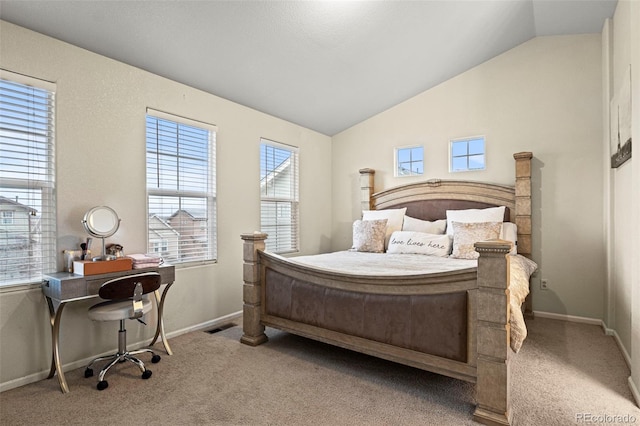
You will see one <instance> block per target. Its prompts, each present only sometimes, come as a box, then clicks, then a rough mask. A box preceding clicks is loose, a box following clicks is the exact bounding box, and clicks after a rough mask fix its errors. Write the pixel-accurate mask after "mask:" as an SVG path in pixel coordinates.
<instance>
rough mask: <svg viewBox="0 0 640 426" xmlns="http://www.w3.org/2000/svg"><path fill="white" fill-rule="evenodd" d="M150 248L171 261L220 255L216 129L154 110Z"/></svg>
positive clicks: (149, 130)
mask: <svg viewBox="0 0 640 426" xmlns="http://www.w3.org/2000/svg"><path fill="white" fill-rule="evenodd" d="M146 134H147V136H146V144H147V194H148V215H149V217H148V250H149V252H151V253H157V254H159V255H161V256H162V257H163V258H164V259H166V260H167V261H168V262H170V263H174V264H175V263H185V262H197V261H209V260H215V259H216V257H217V256H216V240H217V235H216V232H217V231H216V183H215V140H216V138H215V136H216V127H215V126H212V125H207V124H205V123H199V122H195V121H190V120H188V119H184V118H181V117H177V116H170V115H168V114H166V113H159V112H156V111H151V110H149V111H148V113H147V119H146Z"/></svg>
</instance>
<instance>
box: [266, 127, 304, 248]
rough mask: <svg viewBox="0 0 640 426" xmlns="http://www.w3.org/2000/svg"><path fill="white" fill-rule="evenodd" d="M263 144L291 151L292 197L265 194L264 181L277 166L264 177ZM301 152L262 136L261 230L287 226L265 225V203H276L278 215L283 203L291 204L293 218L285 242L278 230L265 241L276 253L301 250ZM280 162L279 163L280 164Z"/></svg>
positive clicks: (298, 149) (291, 216)
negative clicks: (288, 235)
mask: <svg viewBox="0 0 640 426" xmlns="http://www.w3.org/2000/svg"><path fill="white" fill-rule="evenodd" d="M263 146H266V147H271V148H274V149H278V150H284V151H288V152H289V153H290V157H289V158H291V159H292V161H291V163H290V164H291V167H292V169H291V170H292V172H291V173H292V179H293V180H292V181H291V182H289V185H290V192H291V196H290V197H288V198H287V197H281V196H278V197H276V196H266V194H264V191H263V190H262V181H263V179H264V178H265V177H266V176H268V175H269V174H270V173H274V172H275V170H276V169H277V167H273V170H271V169H269V170H267V173H266V175H265V176H264V177H263V173H264V169H263V164H262V147H263ZM299 153H300V148H298V147H295V146H292V145H287V144H283V143H281V142H276V141H273V140H270V139H267V138H260V168H259V170H260V181H259V182H260V229H261V232H264V233H266V234H270V232H269V231H267V230H265V227H266V226H271V227H273V226H275V227H276V229H278V228H285V227H287V225H286V224H284V225H278V224H277V223H276V224H266V225H265V223H264V222H263V216H264V213H265V208H264V204H265V203H276V204H275V212H276V215H278V216H279V215H280V213H282V207H283V205H284V206H285V207H286V206H289V211H290V213H289V216H288V218H290V219H291V223H290V224H289V225H288V226H289V232H290V233H291V235H292V238H290V239H287V240H285V242H284V244H282V243H281V239H280V238H279V235H278V233H277V232H276V235H273V232H271V235H269V237H268V238H267V240H266V242H265V244H266V249H267V250H269V251H272V252H274V253H276V254H281V255H282V254H291V253H298V252H299V251H300V191H299V188H300V175H299V173H300V172H299V170H300V158H299ZM280 164H282V163H280ZM280 164H278V166H279V165H280ZM278 212H280V213H278ZM287 244H288V247H287V248H281V246H282V245H287Z"/></svg>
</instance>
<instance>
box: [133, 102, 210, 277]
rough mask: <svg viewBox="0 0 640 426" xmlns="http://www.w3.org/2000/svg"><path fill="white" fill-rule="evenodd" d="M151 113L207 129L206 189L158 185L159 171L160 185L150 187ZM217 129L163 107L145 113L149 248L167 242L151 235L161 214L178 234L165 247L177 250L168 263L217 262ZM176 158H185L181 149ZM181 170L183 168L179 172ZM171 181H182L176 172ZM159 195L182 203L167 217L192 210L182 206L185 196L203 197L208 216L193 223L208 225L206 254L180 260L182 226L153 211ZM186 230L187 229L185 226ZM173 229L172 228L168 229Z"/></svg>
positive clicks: (178, 265) (192, 242)
mask: <svg viewBox="0 0 640 426" xmlns="http://www.w3.org/2000/svg"><path fill="white" fill-rule="evenodd" d="M149 117H151V118H154V119H157V120H163V121H167V122H169V123H171V124H175V125H176V126H178V127H179V126H189V127H195V128H198V129H201V130H206V131H208V135H209V138H208V139H209V140H208V150H207V164H208V166H209V168H208V170H207V173H206V175H207V177H206V180H207V184H206V186H207V189H204V190H193V189H179V188H172V189H168V188H162V187H158V185H160V186H161V184H160V180H161V178H160V174H159V172H158V175H157V185H156V186H154V187H150V184H149V179H150V177H149V176H150V175H149V173H150V171H149V164H150V163H149V155H150V151H149V149H148V142H149V139H148V138H149V135H148V134H147V125H148V124H147V123H148V119H149ZM217 131H218V128H217V126H215V125H213V124H209V123H205V122H201V121H197V120H193V119H189V118H185V117H181V116H179V115H175V114H170V113H166V112H163V111H158V110H155V109H152V108H147V112H146V115H145V152H146V154H145V166H146V173H145V176H146V179H147V182H146V190H147V197H146V203H147V208H146V211H147V251H148V252H149V253H152V252H155V251H153V250H155V249H156V248H157V247H158V244H157V242H158V241H160V242H161V247H165V245H164V242H165V240H166V239H165V238H164V237H163V236H161V235H158V236H154V237H153V238H152V232H154V231H156V230H155V229H152V228H151V219H152V218H156V217H157V218H158V220H161V221H164V222H165V225H166V226H168V227H169V228H170V230H173V231H174V232H175V234H176V235H177V236H176V241H175V243H174V244H173V246H174V248H170V247H171V246H172V244H171V242H169V241H168V240H166V241H167V244H166V247H168V248H169V253H172V250H173V252H176V253H175V256H167V257H166V260H168V262H169V263H171V264H173V265H175V266H177V267H188V266H191V265H200V264H206V263H215V262H217V257H218V256H217V254H218V250H217V240H218V238H217V237H218V230H217V191H216V185H217V184H216V173H217V170H216V138H217ZM155 154H156V155H158V152H157V149H156V151H155ZM175 158H176V161H177V162H178V163H179V160H180V159H181V158H185V157H182V156H180V154H179V153H176V154H175ZM156 161H158V162H159V161H160V160H156ZM178 167H179V166H178ZM180 170H184V168H180ZM176 173H178V175H179V173H180V172H176ZM170 183H171V184H174V183H175V185H176V186H178V185H180V178H179V176H176V180H175V181H173V180H171V181H170ZM157 197H168V198H171V197H173V198H176V199H177V203H178V205H179V206H180V207H179V208H178V209H177V210H176V211H175V212H174V213H172V214H171V215H170V216H169V217H168V218H172V217H174V216H178V215H180V214H181V212H184V213H187V214H188V213H189V212H188V211H187V207H185V208H182V205H183V204H182V202H183V201H186V200H189V199H191V200H194V199H202V201H203V204H202V205H204V206H206V207H205V208H206V217H205V218H195V217H194V220H193V223H194V226H193V227H192V229H196V226H195V223H196V222H198V223H200V225H199V226H198V227H197V228H198V229H205V231H206V232H205V234H206V237H207V238H206V240H205V241H206V243H205V244H206V245H205V246H204V251H205V254H204V256H203V257H201V258H196V259H189V258H185V259H183V260H181V258H182V257H183V255H182V253H181V247H182V245H183V244H184V243H185V240H184V239H181V238H180V233H179V231H180V229H176V228H175V227H172V226H171V225H169V224H168V223H166V221H165V220H164V219H163V218H162V217H161V216H160V215H159V214H157V213H155V212H152V211H151V209H152V206H151V204H152V202H151V200H152V198H157ZM178 220H179V221H182V219H181V218H178ZM201 222H206V223H207V224H208V225H207V226H205V227H204V228H203V227H202V224H201ZM178 228H181V225H180V224H179V225H178ZM185 230H186V229H185ZM169 232H171V231H169ZM189 236H191V237H193V238H192V241H191V244H192V245H196V244H201V243H199V241H201V240H200V239H199V238H198V237H199V235H189V234H186V237H189Z"/></svg>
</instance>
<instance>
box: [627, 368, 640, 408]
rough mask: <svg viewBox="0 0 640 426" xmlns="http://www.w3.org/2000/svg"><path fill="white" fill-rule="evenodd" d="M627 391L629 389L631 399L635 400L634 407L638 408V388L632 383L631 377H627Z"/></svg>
mask: <svg viewBox="0 0 640 426" xmlns="http://www.w3.org/2000/svg"><path fill="white" fill-rule="evenodd" d="M629 389H631V394H632V395H633V399H635V400H636V405H637V406H638V407H640V392H638V388H637V387H636V384H635V383H634V382H633V377H631V376H629Z"/></svg>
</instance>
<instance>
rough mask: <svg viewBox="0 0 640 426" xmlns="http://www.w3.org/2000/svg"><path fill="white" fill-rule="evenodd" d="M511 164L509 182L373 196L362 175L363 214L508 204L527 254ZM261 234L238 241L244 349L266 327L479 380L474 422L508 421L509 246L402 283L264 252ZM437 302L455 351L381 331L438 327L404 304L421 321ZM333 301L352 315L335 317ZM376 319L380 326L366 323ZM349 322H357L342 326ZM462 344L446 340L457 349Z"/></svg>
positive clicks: (369, 177)
mask: <svg viewBox="0 0 640 426" xmlns="http://www.w3.org/2000/svg"><path fill="white" fill-rule="evenodd" d="M514 158H515V160H516V182H515V185H514V186H506V185H493V184H484V183H477V182H461V181H446V180H437V181H435V180H434V181H427V182H423V183H417V184H411V185H405V186H402V187H397V188H392V189H389V190H386V191H382V192H378V193H374V192H373V171H372V170H370V169H363V170H361V176H362V178H361V190H362V205H363V209H366V210H368V209H384V208H397V207H407V214H408V215H412V216H414V217H417V218H421V219H425V220H429V218H430V215H435V216H439V218H443V217H444V216H442V214H443V211H442V209H443V208H444V209H445V210H446V209H447V208H449V207H450V206H452V205H458V206H462V207H458V208H473V207H468V206H483V205H487V206H495V205H504V206H507V207H508V210H507V211H508V212H509V217H508V218H507V220H509V221H512V222H515V223H516V224H517V225H518V244H517V247H518V252H519V253H520V254H524V255H529V254H530V253H531V167H530V161H531V158H532V154H531V153H518V154H514ZM440 200H445V201H442V202H441V201H440ZM425 202H427V204H424V203H425ZM434 206H435V207H434ZM432 219H433V218H432ZM432 219H431V220H432ZM266 238H267V235H266V234H264V233H258V232H255V233H250V234H243V235H242V239H243V241H244V244H243V259H244V265H243V281H244V286H243V301H244V305H243V331H244V333H243V336H242V338H241V342H242V343H245V344H248V345H252V346H256V345H259V344H261V343H264V342H266V341H267V340H268V339H267V336H266V335H265V333H264V331H265V326H268V327H275V328H278V329H281V330H284V331H287V332H291V333H295V334H298V335H301V336H304V337H308V338H312V339H316V340H319V341H322V342H325V343H329V344H333V345H337V346H340V347H344V348H347V349H351V350H355V351H359V352H363V353H366V354H369V355H373V356H377V357H380V358H384V359H387V360H391V361H394V362H398V363H402V364H406V365H410V366H413V367H417V368H420V369H424V370H428V371H432V372H435V373H439V374H444V375H448V376H451V377H455V378H458V379H462V380H466V381H470V382H475V383H476V402H477V407H476V410H475V412H474V419H475V420H476V421H479V422H481V423H485V424H502V425H505V424H506V425H508V424H510V422H511V411H510V401H509V380H510V379H509V358H510V356H512V355H513V354H512V352H511V349H510V346H509V341H510V335H509V333H510V326H509V319H510V303H509V280H510V278H509V260H508V254H509V251H510V249H511V246H512V244H511V243H510V242H508V241H502V240H492V241H483V242H478V243H476V244H475V249H476V251H477V252H478V253H479V258H478V266H477V268H467V269H464V270H459V271H451V272H440V273H436V274H421V275H420V274H418V275H407V276H401V277H398V276H373V275H357V274H347V273H341V272H336V271H332V270H327V269H323V268H318V267H311V266H306V265H302V264H300V263H295V262H292V261H290V260H288V259H285V258H283V257H281V256H278V255H275V254H272V253H267V252H265V251H264V249H265V239H266ZM442 297H445V298H447V303H450V304H449V305H447V306H450V308H447V309H448V311H447V315H449V317H446V318H445V317H443V318H441V319H439V321H443V322H444V321H447V322H451V321H457V323H458V324H461V326H460V330H461V331H460V336H461V337H460V339H461V340H459V339H458V340H459V347H458V351H457V352H456V351H454V352H453V353H452V354H444V353H443V354H438V353H436V352H437V351H436V352H434V351H433V350H432V348H430V347H426V348H422V346H420V345H418V346H416V342H415V340H414V341H411V342H408V343H407V342H404V341H400V340H402V339H399V338H398V336H390V337H385V336H380V335H379V334H381V332H380V331H379V330H377V328H379V326H380V324H381V323H380V321H383V322H389V323H391V322H393V323H397V324H399V325H398V327H400V328H401V329H405V328H411V330H412V333H413V331H414V330H415V328H416V327H420V325H419V324H427V325H425V327H431V328H438V327H439V326H438V324H435V325H434V324H430V321H424V317H420V318H418V320H417V321H416V318H413V317H412V318H409V317H408V316H407V315H405V314H404V313H403V312H404V311H405V310H404V309H403V308H402V307H403V306H406V305H403V304H406V303H410V304H411V306H424V308H423V312H422V313H420V315H432V313H431V311H433V309H430V308H428V307H432V306H434V305H433V303H434V301H436V300H443V299H442ZM387 302H388V303H389V304H390V305H393V306H395V308H389V311H393V313H392V314H388V313H386V312H385V310H384V309H380V307H381V306H383V304H384V303H387ZM336 305H338V306H342V308H339V309H343V310H344V311H348V312H346V313H345V312H340V311H337V309H338V308H336ZM353 306H356V307H357V308H355V309H354V308H353ZM398 307H399V308H398ZM529 307H530V303H529ZM449 311H450V312H449ZM367 312H375V313H374V314H371V313H369V314H367ZM385 315H392V316H391V317H388V316H387V317H385ZM376 316H378V317H380V318H378V317H376ZM341 318H342V319H341ZM346 319H349V321H346ZM387 319H388V320H389V321H387ZM376 321H377V322H378V324H373V325H372V324H371V323H375V322H376ZM351 323H353V324H356V325H353V326H352V325H348V324H351ZM416 324H418V325H416ZM372 329H373V331H372ZM423 331H424V330H416V333H417V334H416V336H418V340H420V339H422V340H425V339H426V340H429V339H433V336H435V335H434V334H433V330H431V331H429V330H426V331H424V333H423ZM376 333H377V334H376ZM421 333H422V334H421ZM430 333H431V334H430ZM425 336H426V337H425ZM445 337H446V336H445ZM458 340H456V339H453V340H452V341H454V343H455V344H458V343H456V342H458ZM455 344H454V346H455ZM427 346H428V345H427Z"/></svg>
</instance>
